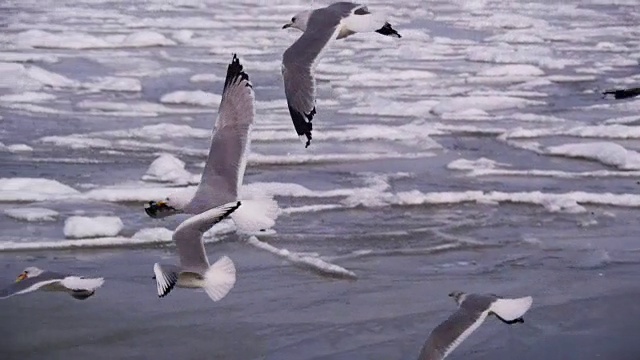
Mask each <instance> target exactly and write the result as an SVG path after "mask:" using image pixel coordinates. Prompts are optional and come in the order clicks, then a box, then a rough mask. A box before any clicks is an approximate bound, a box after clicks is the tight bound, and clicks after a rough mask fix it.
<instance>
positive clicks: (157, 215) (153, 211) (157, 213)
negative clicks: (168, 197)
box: [144, 201, 180, 219]
mask: <svg viewBox="0 0 640 360" xmlns="http://www.w3.org/2000/svg"><path fill="white" fill-rule="evenodd" d="M144 212H146V213H147V215H149V216H150V217H152V218H154V219H161V218H163V217H167V216H169V215H173V214H177V213H179V212H180V211H179V210H178V209H176V208H174V207H173V206H171V205H169V202H168V201H149V202H148V203H147V204H146V205H145V206H144Z"/></svg>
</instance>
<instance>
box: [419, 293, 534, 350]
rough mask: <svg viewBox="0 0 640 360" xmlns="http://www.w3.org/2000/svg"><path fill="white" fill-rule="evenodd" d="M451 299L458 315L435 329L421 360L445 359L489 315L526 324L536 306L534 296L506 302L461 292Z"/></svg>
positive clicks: (497, 298) (506, 321)
mask: <svg viewBox="0 0 640 360" xmlns="http://www.w3.org/2000/svg"><path fill="white" fill-rule="evenodd" d="M449 296H450V297H452V298H453V299H454V300H455V301H456V303H457V304H458V311H456V312H454V313H453V314H452V315H451V316H449V318H448V319H447V320H445V321H444V322H443V323H441V324H440V325H438V326H437V327H436V328H435V329H433V331H432V332H431V335H429V338H428V339H427V341H426V342H425V343H424V346H423V347H422V351H420V355H419V356H418V360H442V359H444V358H445V357H447V355H449V354H450V353H451V352H452V351H453V350H455V348H457V347H458V345H460V344H461V343H462V342H463V341H464V340H465V339H466V338H467V337H469V335H471V333H472V332H474V331H475V330H476V329H477V328H478V327H480V325H482V322H483V321H484V319H486V318H487V316H489V315H495V316H496V317H497V318H498V319H499V320H501V321H502V322H504V323H505V324H510V325H511V324H516V323H523V322H524V319H523V318H522V316H523V315H524V314H525V313H526V312H527V311H528V310H529V308H530V307H531V303H532V302H533V299H532V298H531V296H527V297H522V298H518V299H504V298H501V297H499V296H497V295H481V294H465V293H463V292H461V291H454V292H452V293H450V294H449Z"/></svg>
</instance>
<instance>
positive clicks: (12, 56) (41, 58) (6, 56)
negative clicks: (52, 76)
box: [0, 51, 59, 64]
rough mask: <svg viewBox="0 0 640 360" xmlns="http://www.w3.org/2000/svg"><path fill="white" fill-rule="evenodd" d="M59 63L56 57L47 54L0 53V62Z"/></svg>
mask: <svg viewBox="0 0 640 360" xmlns="http://www.w3.org/2000/svg"><path fill="white" fill-rule="evenodd" d="M58 61H59V59H58V57H57V56H54V55H49V54H34V53H23V52H9V51H3V52H0V62H19V63H30V62H43V63H49V64H52V63H57V62H58Z"/></svg>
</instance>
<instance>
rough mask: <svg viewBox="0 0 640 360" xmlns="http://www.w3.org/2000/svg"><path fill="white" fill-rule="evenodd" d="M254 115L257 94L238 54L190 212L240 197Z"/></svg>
mask: <svg viewBox="0 0 640 360" xmlns="http://www.w3.org/2000/svg"><path fill="white" fill-rule="evenodd" d="M254 116H255V109H254V93H253V88H252V85H251V82H250V81H249V75H247V73H245V72H244V69H243V66H242V65H241V64H240V61H239V60H238V58H237V56H236V55H235V54H234V55H233V60H232V61H231V64H230V65H229V66H228V68H227V77H226V80H225V83H224V89H223V91H222V100H221V101H220V107H219V109H218V118H217V120H216V124H215V128H214V133H213V137H212V139H211V146H210V148H209V156H208V158H207V161H206V163H205V167H204V170H203V172H202V180H201V181H200V185H199V186H198V190H197V191H196V194H195V196H194V197H193V200H191V202H190V203H189V205H188V207H186V208H185V211H186V212H188V213H191V214H199V213H201V212H203V211H205V210H209V209H211V208H213V207H216V206H220V205H222V204H225V203H228V202H231V201H234V200H236V199H237V197H238V188H239V187H240V185H241V184H242V179H243V177H244V170H245V167H246V159H247V153H248V148H249V145H250V139H249V132H250V131H251V126H252V125H253V121H254Z"/></svg>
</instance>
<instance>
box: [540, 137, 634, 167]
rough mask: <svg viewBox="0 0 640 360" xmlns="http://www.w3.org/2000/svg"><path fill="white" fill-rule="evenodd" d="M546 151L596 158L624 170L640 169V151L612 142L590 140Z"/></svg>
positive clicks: (550, 148)
mask: <svg viewBox="0 0 640 360" xmlns="http://www.w3.org/2000/svg"><path fill="white" fill-rule="evenodd" d="M546 153H548V154H551V155H557V156H566V157H575V158H582V159H587V160H595V161H598V162H600V163H602V164H604V165H609V166H614V167H616V168H618V169H622V170H640V153H638V152H637V151H633V150H627V149H625V148H624V147H623V146H621V145H619V144H616V143H612V142H588V143H575V144H563V145H557V146H549V147H547V148H546Z"/></svg>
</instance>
